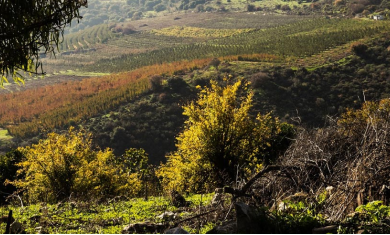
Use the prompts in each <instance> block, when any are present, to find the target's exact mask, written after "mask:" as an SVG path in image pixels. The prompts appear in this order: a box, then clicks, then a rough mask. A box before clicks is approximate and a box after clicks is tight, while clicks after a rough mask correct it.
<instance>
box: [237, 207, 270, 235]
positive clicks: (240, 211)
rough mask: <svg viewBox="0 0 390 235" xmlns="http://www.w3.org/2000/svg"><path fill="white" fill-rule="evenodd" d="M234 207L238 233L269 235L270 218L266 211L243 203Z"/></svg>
mask: <svg viewBox="0 0 390 235" xmlns="http://www.w3.org/2000/svg"><path fill="white" fill-rule="evenodd" d="M234 206H235V209H236V217H237V220H236V223H237V232H238V233H246V234H248V233H268V232H267V228H269V225H268V224H267V223H268V218H267V216H266V214H265V212H264V211H259V210H258V209H257V208H256V207H253V206H248V205H246V204H245V203H243V202H237V203H236V204H235V205H234Z"/></svg>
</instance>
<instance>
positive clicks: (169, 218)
mask: <svg viewBox="0 0 390 235" xmlns="http://www.w3.org/2000/svg"><path fill="white" fill-rule="evenodd" d="M177 217H178V216H177V214H176V213H173V212H172V211H167V212H164V213H162V214H161V215H159V216H157V218H159V219H161V220H163V221H172V220H174V219H177Z"/></svg>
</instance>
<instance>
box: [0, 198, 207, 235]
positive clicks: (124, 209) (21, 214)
mask: <svg viewBox="0 0 390 235" xmlns="http://www.w3.org/2000/svg"><path fill="white" fill-rule="evenodd" d="M212 197H213V194H206V195H190V196H188V197H186V200H187V201H190V202H191V206H190V207H189V208H186V209H185V210H181V209H180V210H178V208H176V207H174V206H172V205H171V203H170V201H169V200H168V199H167V198H165V197H150V198H149V200H148V201H145V200H144V199H143V198H135V199H130V200H128V201H115V200H108V201H107V202H104V203H75V202H70V203H69V202H66V203H59V204H55V205H51V204H44V203H41V204H33V205H28V206H24V207H21V206H20V204H19V205H18V206H7V207H1V208H0V216H6V215H7V214H8V211H9V210H10V209H11V210H13V215H14V218H15V219H16V220H17V221H18V222H20V223H22V224H23V226H24V229H25V230H26V232H27V233H38V232H39V231H41V233H45V232H46V233H57V234H58V233H60V234H69V233H77V234H79V233H102V234H107V233H108V234H117V233H121V231H122V229H123V228H124V227H125V226H126V225H128V224H130V223H140V222H145V221H149V222H152V223H159V222H164V221H162V220H161V219H159V218H157V216H158V215H160V214H162V213H164V212H166V211H172V212H176V213H177V214H178V216H179V217H180V218H182V219H185V218H188V217H191V216H193V215H195V214H196V213H198V212H199V210H198V209H197V208H199V206H200V205H207V204H209V203H210V202H211V199H212ZM16 203H17V201H16ZM202 212H204V211H202ZM5 226H6V224H5V223H2V224H0V231H5ZM212 226H213V224H207V225H205V226H203V227H202V228H201V230H200V233H205V232H207V231H208V230H209V229H211V228H212ZM183 227H184V228H185V229H188V231H192V232H195V230H196V229H195V228H191V227H188V226H187V227H185V226H183Z"/></svg>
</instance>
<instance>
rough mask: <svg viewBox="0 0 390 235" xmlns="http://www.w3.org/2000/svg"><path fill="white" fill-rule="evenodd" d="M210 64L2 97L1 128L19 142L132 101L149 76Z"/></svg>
mask: <svg viewBox="0 0 390 235" xmlns="http://www.w3.org/2000/svg"><path fill="white" fill-rule="evenodd" d="M209 62H210V59H203V60H194V61H181V62H175V63H167V64H161V65H152V66H147V67H143V68H140V69H137V70H134V71H132V72H127V73H120V74H114V75H109V76H103V77H100V78H89V79H84V80H82V81H75V82H72V83H63V84H57V85H53V86H47V87H42V88H39V89H36V90H27V91H23V92H18V93H13V94H8V95H4V96H1V99H2V100H1V102H0V110H1V114H0V125H1V126H2V127H6V128H7V129H8V131H9V133H10V134H11V135H13V136H17V137H20V138H25V137H29V136H34V135H36V134H38V133H42V132H44V131H45V130H53V129H54V128H60V127H64V126H67V125H69V124H71V123H74V122H76V123H77V122H79V121H81V120H85V119H87V118H90V117H93V116H95V115H97V114H99V113H101V112H103V111H106V110H110V109H112V108H115V107H117V106H118V105H120V104H122V103H125V102H129V101H131V100H132V99H134V98H135V97H137V96H138V95H139V94H141V93H143V92H145V91H147V90H148V89H149V81H148V78H149V77H150V76H152V75H155V74H165V75H171V74H173V73H174V72H175V71H178V70H184V71H186V70H193V69H196V68H200V67H204V66H205V65H207V64H208V63H209ZM15 120H17V122H13V121H15Z"/></svg>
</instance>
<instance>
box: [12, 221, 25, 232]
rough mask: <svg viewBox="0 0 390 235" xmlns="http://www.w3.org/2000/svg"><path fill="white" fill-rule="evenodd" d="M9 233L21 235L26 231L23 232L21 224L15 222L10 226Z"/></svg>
mask: <svg viewBox="0 0 390 235" xmlns="http://www.w3.org/2000/svg"><path fill="white" fill-rule="evenodd" d="M10 233H13V234H21V233H26V231H24V229H23V225H22V224H21V223H19V222H18V221H15V222H13V223H12V224H11V226H10Z"/></svg>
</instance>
